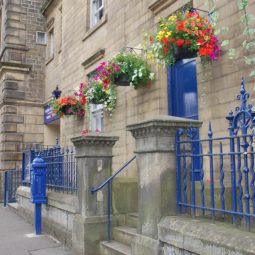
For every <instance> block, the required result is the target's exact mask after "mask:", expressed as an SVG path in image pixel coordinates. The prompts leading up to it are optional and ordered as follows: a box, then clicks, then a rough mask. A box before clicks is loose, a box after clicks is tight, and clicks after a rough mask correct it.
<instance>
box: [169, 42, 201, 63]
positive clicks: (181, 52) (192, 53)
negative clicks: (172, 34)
mask: <svg viewBox="0 0 255 255" xmlns="http://www.w3.org/2000/svg"><path fill="white" fill-rule="evenodd" d="M195 57H197V51H196V50H189V49H188V48H186V47H183V46H177V45H174V58H175V60H176V61H177V60H181V59H188V58H195Z"/></svg>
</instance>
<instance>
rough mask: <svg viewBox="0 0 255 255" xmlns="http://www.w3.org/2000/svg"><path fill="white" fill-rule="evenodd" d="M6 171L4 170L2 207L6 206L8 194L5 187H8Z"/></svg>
mask: <svg viewBox="0 0 255 255" xmlns="http://www.w3.org/2000/svg"><path fill="white" fill-rule="evenodd" d="M7 174H8V173H7V172H4V207H6V206H7V199H8V198H7V195H8V191H7V188H8V183H7V181H8V176H7Z"/></svg>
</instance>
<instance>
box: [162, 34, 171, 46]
mask: <svg viewBox="0 0 255 255" xmlns="http://www.w3.org/2000/svg"><path fill="white" fill-rule="evenodd" d="M162 41H163V42H164V44H165V46H168V45H169V44H170V42H169V41H168V38H167V37H166V36H165V37H163V39H162Z"/></svg>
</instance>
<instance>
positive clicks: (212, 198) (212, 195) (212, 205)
mask: <svg viewBox="0 0 255 255" xmlns="http://www.w3.org/2000/svg"><path fill="white" fill-rule="evenodd" d="M212 136H213V132H212V125H211V122H209V130H208V138H209V159H210V194H211V208H212V219H213V221H214V219H215V211H214V208H215V200H214V173H213V142H212V141H213V140H212Z"/></svg>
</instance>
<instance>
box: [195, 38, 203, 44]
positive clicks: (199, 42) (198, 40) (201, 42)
mask: <svg viewBox="0 0 255 255" xmlns="http://www.w3.org/2000/svg"><path fill="white" fill-rule="evenodd" d="M204 42H205V40H204V39H202V38H199V39H197V43H198V44H200V45H201V44H203V43H204Z"/></svg>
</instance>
